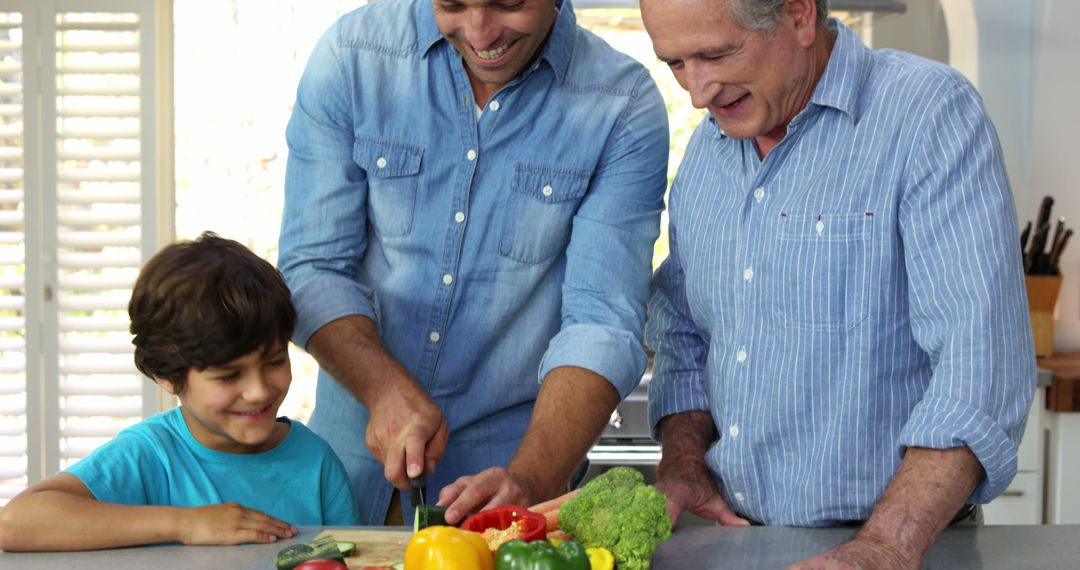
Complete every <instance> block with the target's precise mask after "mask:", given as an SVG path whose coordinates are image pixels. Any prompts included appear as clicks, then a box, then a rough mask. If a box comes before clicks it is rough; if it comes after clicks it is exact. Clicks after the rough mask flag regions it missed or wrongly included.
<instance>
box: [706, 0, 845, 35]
mask: <svg viewBox="0 0 1080 570" xmlns="http://www.w3.org/2000/svg"><path fill="white" fill-rule="evenodd" d="M725 1H726V2H727V7H728V12H730V13H731V18H732V19H733V20H734V21H735V24H736V25H738V26H739V27H740V28H745V29H747V30H756V31H758V32H762V33H765V34H770V33H772V32H773V31H774V30H776V22H778V21H779V20H780V13H781V11H782V10H783V9H784V4H785V3H786V2H787V0H725ZM814 3H815V4H816V5H817V25H819V26H824V25H825V22H826V20H828V19H829V0H814Z"/></svg>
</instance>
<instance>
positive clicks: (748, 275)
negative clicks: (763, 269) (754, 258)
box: [742, 267, 754, 281]
mask: <svg viewBox="0 0 1080 570" xmlns="http://www.w3.org/2000/svg"><path fill="white" fill-rule="evenodd" d="M742 278H743V281H750V280H751V279H753V278H754V268H753V267H747V268H746V269H743V270H742Z"/></svg>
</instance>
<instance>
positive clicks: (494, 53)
mask: <svg viewBox="0 0 1080 570" xmlns="http://www.w3.org/2000/svg"><path fill="white" fill-rule="evenodd" d="M508 49H510V44H506V45H503V46H499V47H497V48H495V49H493V50H482V49H478V50H476V55H478V56H480V57H482V58H484V59H495V58H497V57H499V56H501V55H502V54H504V53H506V50H508Z"/></svg>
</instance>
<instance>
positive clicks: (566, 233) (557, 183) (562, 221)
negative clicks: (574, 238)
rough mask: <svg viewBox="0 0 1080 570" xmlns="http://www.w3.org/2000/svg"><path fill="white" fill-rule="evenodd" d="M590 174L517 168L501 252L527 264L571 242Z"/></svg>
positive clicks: (534, 167) (549, 256) (530, 166)
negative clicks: (574, 224)
mask: <svg viewBox="0 0 1080 570" xmlns="http://www.w3.org/2000/svg"><path fill="white" fill-rule="evenodd" d="M589 177H590V175H589V174H588V173H584V172H577V171H569V170H565V169H557V168H549V167H543V166H532V165H526V164H516V165H514V179H513V189H512V191H511V192H510V196H509V198H508V199H507V207H506V210H505V212H504V218H503V228H502V238H501V239H500V241H499V253H500V254H502V255H503V256H505V257H509V258H511V259H515V260H517V261H521V262H524V263H539V262H541V261H545V260H547V259H550V258H552V257H554V256H555V255H556V254H558V253H560V252H562V251H563V249H564V248H566V244H567V243H569V241H570V228H571V224H572V223H573V219H574V214H575V213H576V212H577V209H578V205H580V204H581V199H582V197H584V196H585V193H586V192H587V191H588V189H589Z"/></svg>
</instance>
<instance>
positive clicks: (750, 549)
mask: <svg viewBox="0 0 1080 570" xmlns="http://www.w3.org/2000/svg"><path fill="white" fill-rule="evenodd" d="M320 530H321V528H319V527H301V532H300V535H299V536H298V537H297V538H295V539H293V540H291V541H285V542H281V543H276V544H260V545H243V546H176V545H162V546H145V547H138V548H122V549H117V550H103V551H96V552H68V553H39V554H22V553H10V552H5V553H0V569H2V570H9V569H10V570H45V569H49V570H54V569H56V568H63V569H65V570H73V569H80V568H86V569H88V570H105V569H109V570H136V569H139V570H143V569H150V570H172V569H176V570H180V569H185V570H188V569H193V570H197V569H200V568H226V569H230V570H246V569H263V570H265V569H271V568H273V567H274V557H275V556H276V555H277V552H278V550H281V549H282V548H284V547H285V546H287V545H289V544H292V543H293V542H296V541H300V540H310V539H312V538H314V537H315V535H316V534H318V532H319V531H320ZM854 532H855V531H854V529H849V528H832V529H802V528H785V527H751V528H722V527H715V526H714V527H687V528H685V529H681V530H679V531H677V532H676V533H675V534H674V535H672V537H671V540H669V541H668V542H666V543H664V544H662V545H661V546H660V549H659V550H657V552H656V555H655V556H654V557H653V569H654V570H684V569H685V570H696V569H699V568H703V569H704V568H707V569H723V568H732V569H739V570H756V569H769V570H773V569H777V568H784V567H785V566H787V565H789V564H791V563H793V562H797V561H799V560H803V559H805V558H809V557H810V556H813V555H814V554H818V553H820V552H824V551H826V550H828V549H830V548H832V547H833V546H836V545H838V544H841V543H842V542H844V541H845V540H847V539H848V538H850V537H851V536H852V534H853V533H854ZM923 568H929V569H949V570H952V569H966V568H985V569H1001V570H1018V569H1048V570H1050V569H1053V570H1058V569H1061V570H1065V569H1076V568H1080V526H984V527H966V528H952V529H949V530H947V531H945V534H944V535H943V536H942V537H941V540H939V541H938V543H937V544H936V545H935V546H934V548H933V550H931V552H930V555H929V556H928V557H927V560H926V562H925V564H924V565H923Z"/></svg>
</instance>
